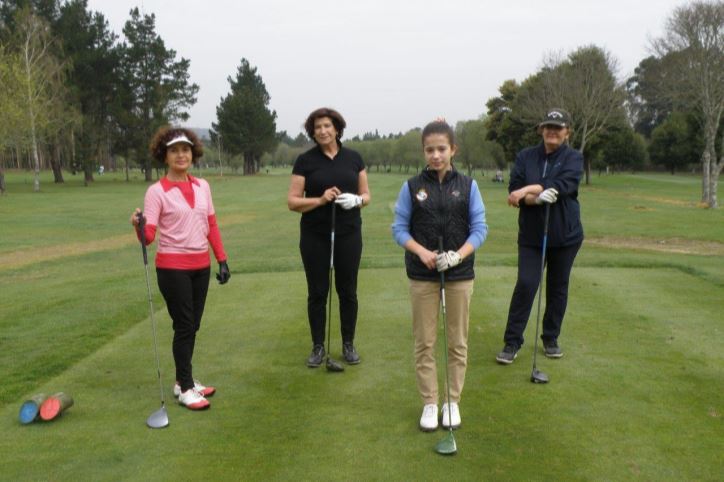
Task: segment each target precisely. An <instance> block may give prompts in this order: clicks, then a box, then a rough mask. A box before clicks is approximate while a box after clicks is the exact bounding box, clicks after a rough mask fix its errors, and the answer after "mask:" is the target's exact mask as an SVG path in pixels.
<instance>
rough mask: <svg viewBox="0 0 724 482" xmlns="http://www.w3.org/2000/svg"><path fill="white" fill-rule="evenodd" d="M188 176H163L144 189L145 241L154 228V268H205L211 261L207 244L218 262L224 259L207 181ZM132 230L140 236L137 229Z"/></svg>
mask: <svg viewBox="0 0 724 482" xmlns="http://www.w3.org/2000/svg"><path fill="white" fill-rule="evenodd" d="M188 178H189V179H188V181H186V182H174V181H169V180H168V179H167V178H166V177H163V178H162V179H161V180H160V181H158V182H156V183H155V184H152V185H151V186H150V187H149V188H148V190H147V191H146V197H145V200H144V203H143V204H144V208H143V210H144V216H145V218H146V229H145V235H146V244H151V243H152V242H153V240H154V239H155V238H156V231H157V230H158V231H159V237H158V249H157V251H156V267H157V268H165V269H187V270H193V269H203V268H207V267H209V265H210V264H211V261H210V258H209V245H211V249H212V250H213V251H214V257H215V258H216V260H217V261H218V262H221V261H226V252H224V245H223V243H222V242H221V233H220V232H219V226H218V224H217V223H216V214H215V211H214V204H213V202H212V200H211V189H210V188H209V183H208V182H206V181H205V180H203V179H199V178H195V177H192V176H190V175H189V176H188ZM136 234H137V235H138V237H139V239H140V232H137V233H136Z"/></svg>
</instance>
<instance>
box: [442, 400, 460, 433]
mask: <svg viewBox="0 0 724 482" xmlns="http://www.w3.org/2000/svg"><path fill="white" fill-rule="evenodd" d="M450 408H451V410H450V415H448V405H447V403H443V404H442V417H441V418H442V426H443V427H444V428H450V425H452V428H453V430H454V429H456V428H459V427H460V407H458V404H457V403H455V402H450ZM450 419H452V423H451V421H450Z"/></svg>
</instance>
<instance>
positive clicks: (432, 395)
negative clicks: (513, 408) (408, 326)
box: [410, 280, 473, 404]
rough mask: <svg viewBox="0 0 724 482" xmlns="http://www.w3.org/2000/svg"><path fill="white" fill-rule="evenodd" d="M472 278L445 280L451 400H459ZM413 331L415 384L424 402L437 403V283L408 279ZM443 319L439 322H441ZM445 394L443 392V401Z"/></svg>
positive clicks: (466, 355)
mask: <svg viewBox="0 0 724 482" xmlns="http://www.w3.org/2000/svg"><path fill="white" fill-rule="evenodd" d="M472 294H473V280H465V281H449V282H446V283H445V307H446V312H447V328H448V331H447V357H448V372H449V377H450V401H451V402H459V401H460V394H461V393H462V391H463V385H464V384H465V369H466V368H467V365H468V322H469V314H470V298H471V297H472ZM410 299H411V301H412V332H413V335H414V337H415V374H416V376H417V388H418V390H419V391H420V396H421V397H422V400H423V402H424V403H425V404H428V403H435V404H437V403H438V389H437V387H438V385H437V366H436V363H435V341H436V339H437V331H438V319H439V318H440V317H439V314H440V283H438V282H435V281H417V280H410ZM441 323H442V322H441ZM446 399H447V394H446V393H445V394H443V401H446Z"/></svg>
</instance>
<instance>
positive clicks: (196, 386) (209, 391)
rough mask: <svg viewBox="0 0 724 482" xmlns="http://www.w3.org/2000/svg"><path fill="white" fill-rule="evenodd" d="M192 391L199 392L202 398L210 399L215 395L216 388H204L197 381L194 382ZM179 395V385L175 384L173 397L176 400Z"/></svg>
mask: <svg viewBox="0 0 724 482" xmlns="http://www.w3.org/2000/svg"><path fill="white" fill-rule="evenodd" d="M194 390H196V391H197V392H199V393H200V394H201V395H203V396H204V397H210V396H211V395H213V394H214V393H216V388H214V387H205V386H204V385H202V384H200V383H199V381H198V380H194ZM179 395H181V385H179V384H178V382H176V383H175V384H174V386H173V396H174V397H176V398H178V396H179Z"/></svg>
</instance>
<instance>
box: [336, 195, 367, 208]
mask: <svg viewBox="0 0 724 482" xmlns="http://www.w3.org/2000/svg"><path fill="white" fill-rule="evenodd" d="M334 202H335V203H336V204H339V205H340V207H341V208H342V209H352V208H356V207H358V206H361V205H362V196H358V195H357V194H352V193H351V192H346V193H344V194H340V195H339V196H337V199H335V200H334Z"/></svg>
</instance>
